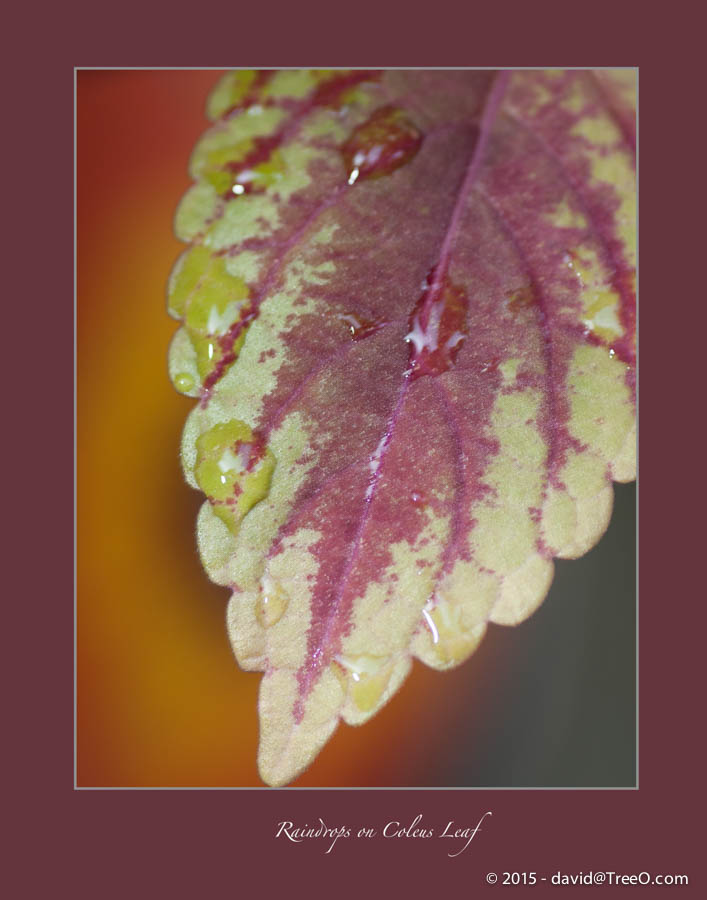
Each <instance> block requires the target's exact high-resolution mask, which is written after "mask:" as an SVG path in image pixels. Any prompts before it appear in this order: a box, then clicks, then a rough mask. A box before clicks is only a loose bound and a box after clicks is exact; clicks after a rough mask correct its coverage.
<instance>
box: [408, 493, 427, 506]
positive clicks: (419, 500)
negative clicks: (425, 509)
mask: <svg viewBox="0 0 707 900" xmlns="http://www.w3.org/2000/svg"><path fill="white" fill-rule="evenodd" d="M410 499H411V500H412V502H413V503H414V504H415V506H421V505H422V504H423V503H424V502H425V495H424V494H422V493H421V492H420V491H412V493H411V494H410Z"/></svg>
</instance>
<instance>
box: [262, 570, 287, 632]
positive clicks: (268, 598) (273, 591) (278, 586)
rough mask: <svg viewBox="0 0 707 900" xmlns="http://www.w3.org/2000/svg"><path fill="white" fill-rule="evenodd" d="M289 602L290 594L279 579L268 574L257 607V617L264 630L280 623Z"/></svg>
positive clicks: (264, 578)
mask: <svg viewBox="0 0 707 900" xmlns="http://www.w3.org/2000/svg"><path fill="white" fill-rule="evenodd" d="M289 602H290V597H289V594H288V593H287V591H286V590H285V589H284V588H283V586H282V583H281V582H280V581H279V579H277V578H273V577H272V576H271V575H269V574H267V573H266V574H265V575H264V576H263V580H262V582H261V585H260V595H259V597H258V600H257V602H256V607H255V615H256V617H257V619H258V622H260V624H261V625H262V626H263V628H270V627H271V626H272V625H274V624H275V623H276V622H279V621H280V619H281V618H282V617H283V615H284V613H285V610H286V609H287V607H288V605H289Z"/></svg>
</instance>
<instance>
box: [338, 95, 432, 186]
mask: <svg viewBox="0 0 707 900" xmlns="http://www.w3.org/2000/svg"><path fill="white" fill-rule="evenodd" d="M421 144H422V133H421V132H420V131H419V129H418V128H416V127H415V125H413V123H412V122H411V121H410V119H409V118H408V117H407V115H406V114H405V113H404V112H403V110H402V109H398V108H397V107H394V106H383V107H381V108H380V109H377V110H376V111H375V112H374V113H373V114H372V115H371V116H370V118H368V119H367V120H366V121H365V122H364V123H363V124H362V125H359V126H358V128H356V129H354V131H353V133H352V134H351V137H350V138H349V139H348V141H346V143H345V144H344V145H343V147H342V148H341V153H342V155H343V157H344V164H345V166H346V171H347V172H348V173H349V174H348V182H349V184H353V183H354V182H356V181H362V180H364V179H366V178H380V177H381V176H382V175H390V173H391V172H394V171H395V170H396V169H399V168H400V167H401V166H404V165H405V164H406V163H408V162H410V160H411V159H412V158H413V157H414V156H415V154H416V153H417V151H418V150H419V149H420V145H421Z"/></svg>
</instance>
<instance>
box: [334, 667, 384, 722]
mask: <svg viewBox="0 0 707 900" xmlns="http://www.w3.org/2000/svg"><path fill="white" fill-rule="evenodd" d="M336 661H337V662H338V663H339V665H340V666H342V668H343V669H344V670H345V672H346V675H347V676H348V682H349V685H348V690H349V694H350V696H351V699H352V700H353V702H354V703H355V704H356V706H357V707H358V708H359V709H360V710H361V712H370V710H372V709H374V708H375V707H376V706H377V705H378V703H379V702H380V700H381V698H382V697H383V694H384V693H385V690H386V688H387V687H388V682H389V681H390V676H391V674H392V672H393V662H392V660H391V659H390V658H389V657H386V656H367V655H365V654H361V655H360V656H349V657H345V656H337V657H336Z"/></svg>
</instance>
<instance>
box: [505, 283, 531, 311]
mask: <svg viewBox="0 0 707 900" xmlns="http://www.w3.org/2000/svg"><path fill="white" fill-rule="evenodd" d="M536 303H537V296H536V294H535V291H534V290H533V286H532V285H530V284H528V285H525V286H524V287H522V288H518V290H517V291H513V293H512V294H511V295H510V296H509V298H508V300H507V301H506V306H507V308H508V311H509V312H510V313H511V315H512V316H513V317H514V318H516V317H517V316H519V315H520V314H521V313H522V312H523V310H526V309H529V308H530V307H532V306H534V305H535V304H536Z"/></svg>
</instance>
